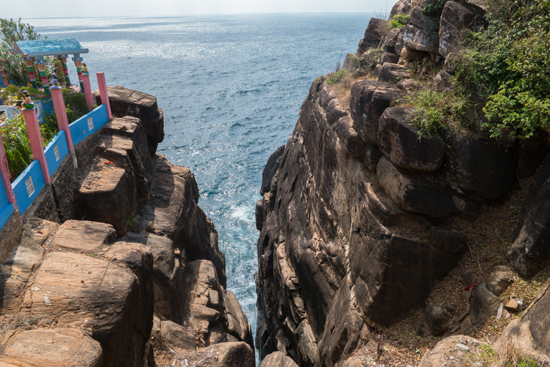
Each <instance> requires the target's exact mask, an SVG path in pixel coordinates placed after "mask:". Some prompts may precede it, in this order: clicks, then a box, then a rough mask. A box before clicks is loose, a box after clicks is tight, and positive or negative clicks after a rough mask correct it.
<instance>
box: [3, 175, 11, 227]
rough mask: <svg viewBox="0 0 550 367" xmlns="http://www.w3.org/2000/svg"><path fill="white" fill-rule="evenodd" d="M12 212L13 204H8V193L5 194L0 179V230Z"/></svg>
mask: <svg viewBox="0 0 550 367" xmlns="http://www.w3.org/2000/svg"><path fill="white" fill-rule="evenodd" d="M1 175H2V172H0V176H1ZM13 210H14V208H13V204H12V203H10V202H9V200H8V193H7V192H6V188H5V187H4V183H3V181H2V179H0V228H2V227H3V226H4V224H6V221H7V220H8V219H9V218H10V215H11V213H13Z"/></svg>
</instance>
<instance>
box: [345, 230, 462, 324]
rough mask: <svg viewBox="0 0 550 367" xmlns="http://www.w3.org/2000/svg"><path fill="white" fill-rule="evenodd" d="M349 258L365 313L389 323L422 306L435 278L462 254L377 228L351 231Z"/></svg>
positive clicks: (376, 320)
mask: <svg viewBox="0 0 550 367" xmlns="http://www.w3.org/2000/svg"><path fill="white" fill-rule="evenodd" d="M349 259H350V268H351V282H352V283H353V284H354V285H353V289H354V294H355V297H356V299H357V300H358V307H359V309H360V310H361V312H362V315H363V317H366V318H368V319H369V320H370V321H372V322H374V323H376V324H378V325H382V326H389V325H391V324H392V323H394V322H396V321H397V320H399V319H401V318H402V317H404V315H406V314H408V313H409V312H410V311H411V309H412V310H414V309H418V308H420V307H422V305H423V304H424V302H425V300H426V297H427V296H428V295H429V294H430V292H431V289H432V285H433V281H434V280H435V279H440V278H442V277H444V276H446V275H447V274H448V272H449V271H450V270H451V269H452V268H454V267H455V266H456V265H457V264H458V261H459V260H460V255H458V254H453V253H450V252H447V251H444V250H441V249H438V248H437V247H434V246H431V245H429V244H427V243H424V242H421V241H418V240H414V239H411V238H406V237H403V236H400V235H397V234H392V233H383V232H382V231H380V230H378V231H377V232H376V233H367V232H361V233H358V234H354V235H352V237H351V245H350V255H349ZM365 264H369V266H368V267H367V266H365Z"/></svg>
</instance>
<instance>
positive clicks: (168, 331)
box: [155, 321, 196, 350]
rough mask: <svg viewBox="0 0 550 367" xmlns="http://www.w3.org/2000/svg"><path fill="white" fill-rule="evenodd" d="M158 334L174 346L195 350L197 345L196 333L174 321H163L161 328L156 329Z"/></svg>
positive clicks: (165, 341)
mask: <svg viewBox="0 0 550 367" xmlns="http://www.w3.org/2000/svg"><path fill="white" fill-rule="evenodd" d="M155 332H156V336H158V337H160V338H161V339H162V341H163V342H164V343H168V344H170V345H172V346H175V347H178V348H182V349H191V350H194V349H195V347H196V342H195V334H194V333H193V332H192V331H191V330H189V328H185V327H183V326H181V325H178V324H176V323H175V322H172V321H161V322H160V328H159V329H158V330H155Z"/></svg>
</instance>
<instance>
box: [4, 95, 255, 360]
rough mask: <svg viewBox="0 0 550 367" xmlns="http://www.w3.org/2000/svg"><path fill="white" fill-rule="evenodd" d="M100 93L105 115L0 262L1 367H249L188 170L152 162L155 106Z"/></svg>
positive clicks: (247, 343)
mask: <svg viewBox="0 0 550 367" xmlns="http://www.w3.org/2000/svg"><path fill="white" fill-rule="evenodd" d="M109 96H110V99H111V109H112V111H113V114H114V116H116V117H115V118H114V119H113V120H111V121H110V122H108V123H107V124H106V125H105V126H104V127H103V128H102V129H101V131H100V132H99V133H97V134H95V135H93V136H90V137H89V138H87V139H86V140H85V141H83V142H82V143H81V144H79V145H78V146H77V147H76V152H77V159H78V162H79V166H78V168H77V169H74V166H73V162H72V158H71V157H70V156H68V157H67V158H66V159H65V161H64V162H63V163H62V168H61V169H60V170H58V172H61V173H56V176H55V177H54V178H53V179H52V185H51V186H47V187H46V188H45V189H44V193H41V198H42V199H40V200H38V202H37V203H35V204H34V205H33V207H31V208H30V209H29V210H28V211H27V212H26V213H24V216H23V217H24V219H25V224H24V225H22V235H21V234H20V235H19V236H18V240H17V241H16V244H15V245H14V246H13V247H12V248H10V249H9V250H10V251H8V252H9V253H8V255H7V258H5V259H3V262H2V265H0V279H1V282H2V286H1V290H2V293H1V297H0V299H1V303H0V320H1V323H2V329H3V333H2V337H1V338H0V351H1V353H0V364H1V365H5V366H21V367H23V366H25V367H26V366H117V367H118V366H161V365H162V366H164V365H174V364H175V363H178V364H180V363H181V364H184V363H187V364H189V362H191V363H194V362H198V361H203V362H208V363H209V365H211V366H235V367H236V366H253V365H254V350H253V347H252V334H251V330H250V324H249V323H248V321H247V319H246V315H245V314H244V313H243V311H242V309H241V307H240V305H239V302H238V301H237V299H236V298H235V295H234V294H233V293H232V292H231V291H229V290H227V289H225V287H226V275H225V257H224V254H223V253H222V252H221V251H220V250H219V248H218V235H217V232H216V230H215V228H214V224H213V223H212V221H211V220H210V219H209V218H208V217H207V216H206V215H205V213H204V212H203V211H202V209H201V208H200V207H199V206H198V201H199V190H198V186H197V183H196V181H195V178H194V176H193V173H192V172H190V171H189V170H188V169H187V168H185V167H179V166H175V165H172V164H171V163H170V162H169V161H168V160H167V159H166V158H165V157H163V156H161V155H158V154H156V148H157V145H158V143H160V142H161V141H162V139H163V137H164V132H163V115H162V111H161V110H160V109H159V108H158V106H157V101H156V98H155V97H153V96H150V95H147V94H144V93H141V92H137V91H132V90H128V89H125V88H123V87H112V88H111V87H110V88H109ZM98 103H100V102H98ZM18 223H19V222H18ZM19 227H21V224H19ZM16 233H17V232H16ZM19 233H21V231H19ZM9 243H10V244H13V239H12V238H10V239H9Z"/></svg>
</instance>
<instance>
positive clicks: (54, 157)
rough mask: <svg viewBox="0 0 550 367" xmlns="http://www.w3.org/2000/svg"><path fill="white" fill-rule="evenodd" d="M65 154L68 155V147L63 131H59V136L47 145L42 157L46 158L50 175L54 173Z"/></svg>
mask: <svg viewBox="0 0 550 367" xmlns="http://www.w3.org/2000/svg"><path fill="white" fill-rule="evenodd" d="M67 154H69V145H68V144H67V138H66V137H65V131H63V130H61V131H60V132H59V134H57V136H56V137H55V138H53V140H52V141H51V142H50V144H48V146H47V147H46V149H44V155H45V156H46V162H47V163H48V171H49V172H50V175H53V174H54V173H55V171H56V170H57V167H59V165H60V164H61V161H62V160H63V158H65V156H66V155H67Z"/></svg>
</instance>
